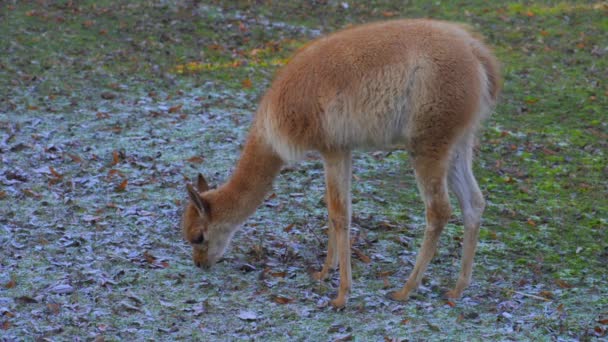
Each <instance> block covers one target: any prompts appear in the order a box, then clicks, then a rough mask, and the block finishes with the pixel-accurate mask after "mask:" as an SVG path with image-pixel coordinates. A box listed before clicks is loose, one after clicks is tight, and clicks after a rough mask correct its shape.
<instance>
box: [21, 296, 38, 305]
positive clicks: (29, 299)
mask: <svg viewBox="0 0 608 342" xmlns="http://www.w3.org/2000/svg"><path fill="white" fill-rule="evenodd" d="M17 302H19V303H22V304H34V303H38V300H37V299H35V298H32V297H30V296H21V297H17Z"/></svg>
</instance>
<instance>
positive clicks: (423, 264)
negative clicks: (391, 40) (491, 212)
mask: <svg viewBox="0 0 608 342" xmlns="http://www.w3.org/2000/svg"><path fill="white" fill-rule="evenodd" d="M447 168H448V156H447V155H445V156H442V157H437V156H433V157H416V158H415V159H414V170H415V174H416V181H417V183H418V188H419V190H420V193H421V195H422V198H423V199H424V204H425V208H426V229H425V231H424V238H423V241H422V246H421V247H420V251H419V253H418V257H417V258H416V265H415V266H414V269H413V270H412V273H411V274H410V276H409V278H408V280H407V282H406V283H405V285H404V286H403V288H402V289H401V290H399V291H396V292H393V293H391V294H390V296H391V297H392V298H393V299H396V300H405V299H407V298H408V297H409V295H410V294H411V292H412V291H413V290H415V289H417V288H418V286H420V282H421V281H422V276H423V275H424V271H425V270H426V268H427V266H428V264H429V262H430V261H431V259H432V258H433V255H434V254H435V250H436V249H437V243H438V241H439V236H440V235H441V232H442V231H443V228H444V227H445V225H446V223H447V221H448V219H449V218H450V214H451V208H450V202H449V199H448V189H447V179H446V178H447Z"/></svg>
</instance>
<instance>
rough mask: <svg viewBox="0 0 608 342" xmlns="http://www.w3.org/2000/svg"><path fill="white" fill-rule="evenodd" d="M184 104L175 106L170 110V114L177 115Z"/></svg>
mask: <svg viewBox="0 0 608 342" xmlns="http://www.w3.org/2000/svg"><path fill="white" fill-rule="evenodd" d="M182 106H183V104H179V105H177V106H173V107H171V108H169V111H168V112H169V113H177V112H179V111H180V110H181V109H182Z"/></svg>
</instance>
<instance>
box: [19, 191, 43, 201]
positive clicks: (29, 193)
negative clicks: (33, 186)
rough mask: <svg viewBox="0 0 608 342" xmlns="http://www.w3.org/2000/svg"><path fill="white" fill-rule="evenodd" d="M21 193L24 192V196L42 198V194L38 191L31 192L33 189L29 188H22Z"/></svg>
mask: <svg viewBox="0 0 608 342" xmlns="http://www.w3.org/2000/svg"><path fill="white" fill-rule="evenodd" d="M23 193H24V194H25V195H26V196H28V197H34V198H37V199H40V198H42V195H40V194H39V193H36V192H33V191H32V190H30V189H23Z"/></svg>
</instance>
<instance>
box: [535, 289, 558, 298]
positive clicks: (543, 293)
mask: <svg viewBox="0 0 608 342" xmlns="http://www.w3.org/2000/svg"><path fill="white" fill-rule="evenodd" d="M538 294H539V295H540V296H541V297H544V298H547V299H553V297H554V296H553V293H552V292H551V291H540V292H539V293H538Z"/></svg>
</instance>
